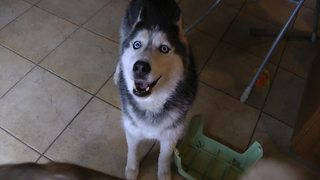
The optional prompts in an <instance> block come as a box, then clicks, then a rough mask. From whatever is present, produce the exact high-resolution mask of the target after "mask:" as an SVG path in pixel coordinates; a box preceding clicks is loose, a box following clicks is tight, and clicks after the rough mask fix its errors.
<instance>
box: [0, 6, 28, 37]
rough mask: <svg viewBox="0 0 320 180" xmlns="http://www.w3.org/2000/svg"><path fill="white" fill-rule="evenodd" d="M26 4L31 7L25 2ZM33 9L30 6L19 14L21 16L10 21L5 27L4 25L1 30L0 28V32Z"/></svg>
mask: <svg viewBox="0 0 320 180" xmlns="http://www.w3.org/2000/svg"><path fill="white" fill-rule="evenodd" d="M27 4H29V5H31V4H30V3H29V2H27ZM33 7H34V5H31V6H30V7H29V8H27V9H26V10H25V11H23V12H21V14H19V15H18V16H17V17H15V18H14V19H12V20H11V21H10V22H8V23H7V24H6V25H4V26H3V27H2V28H0V31H2V30H3V29H4V28H5V27H7V26H8V25H10V24H11V23H12V22H15V21H16V20H17V19H18V18H20V17H21V16H22V15H24V14H26V13H27V12H28V11H29V10H30V9H32V8H33Z"/></svg>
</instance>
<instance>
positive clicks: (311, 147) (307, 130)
mask: <svg viewBox="0 0 320 180" xmlns="http://www.w3.org/2000/svg"><path fill="white" fill-rule="evenodd" d="M292 146H293V149H294V151H295V152H296V153H297V154H299V155H300V156H302V157H303V158H305V159H308V160H310V161H312V162H314V163H316V164H319V165H320V57H318V58H317V59H316V60H315V62H314V63H313V65H312V67H311V70H310V73H309V76H308V80H307V85H306V88H305V92H304V96H303V99H302V102H301V107H300V111H299V115H298V119H297V123H296V126H295V130H294V134H293V138H292Z"/></svg>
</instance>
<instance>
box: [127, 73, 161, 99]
mask: <svg viewBox="0 0 320 180" xmlns="http://www.w3.org/2000/svg"><path fill="white" fill-rule="evenodd" d="M160 78H161V76H160V77H159V78H158V79H156V80H155V81H153V82H148V81H146V80H140V79H137V80H135V81H134V87H133V94H135V95H136V96H138V97H146V96H148V95H150V94H151V92H152V88H153V87H154V86H155V85H156V84H157V83H158V81H159V80H160Z"/></svg>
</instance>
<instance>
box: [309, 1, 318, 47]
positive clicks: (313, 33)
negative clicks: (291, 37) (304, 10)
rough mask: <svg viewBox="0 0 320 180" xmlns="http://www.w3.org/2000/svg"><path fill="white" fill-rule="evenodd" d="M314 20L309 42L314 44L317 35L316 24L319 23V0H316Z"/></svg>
mask: <svg viewBox="0 0 320 180" xmlns="http://www.w3.org/2000/svg"><path fill="white" fill-rule="evenodd" d="M315 10H316V11H315V14H314V19H313V30H312V37H311V41H312V42H313V43H315V42H316V41H317V34H318V22H319V10H320V0H316V9H315Z"/></svg>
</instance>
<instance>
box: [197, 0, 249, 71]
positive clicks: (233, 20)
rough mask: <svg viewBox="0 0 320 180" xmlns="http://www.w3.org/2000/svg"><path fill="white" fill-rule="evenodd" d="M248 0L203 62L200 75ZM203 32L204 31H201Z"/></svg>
mask: <svg viewBox="0 0 320 180" xmlns="http://www.w3.org/2000/svg"><path fill="white" fill-rule="evenodd" d="M246 2H247V0H244V2H243V4H242V5H241V7H240V8H239V9H237V10H238V12H237V13H236V14H235V16H234V18H233V19H232V20H231V22H230V24H229V25H228V27H227V28H226V30H225V31H224V32H223V34H222V35H221V37H220V38H219V40H218V43H217V45H216V47H215V48H214V49H213V50H212V52H211V54H210V55H209V57H208V59H207V60H206V61H205V63H204V64H203V66H202V68H201V69H200V71H199V76H200V74H201V73H202V71H203V70H204V68H205V67H206V66H207V64H208V63H209V61H210V59H211V58H212V56H213V54H214V53H215V52H216V50H217V49H218V47H219V45H220V44H221V42H222V40H223V38H224V36H225V35H226V34H227V32H228V31H229V30H230V28H231V26H232V25H233V23H234V22H235V21H236V19H237V17H238V16H239V14H240V12H241V11H242V9H243V7H244V6H245V4H246ZM200 32H202V31H200Z"/></svg>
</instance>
